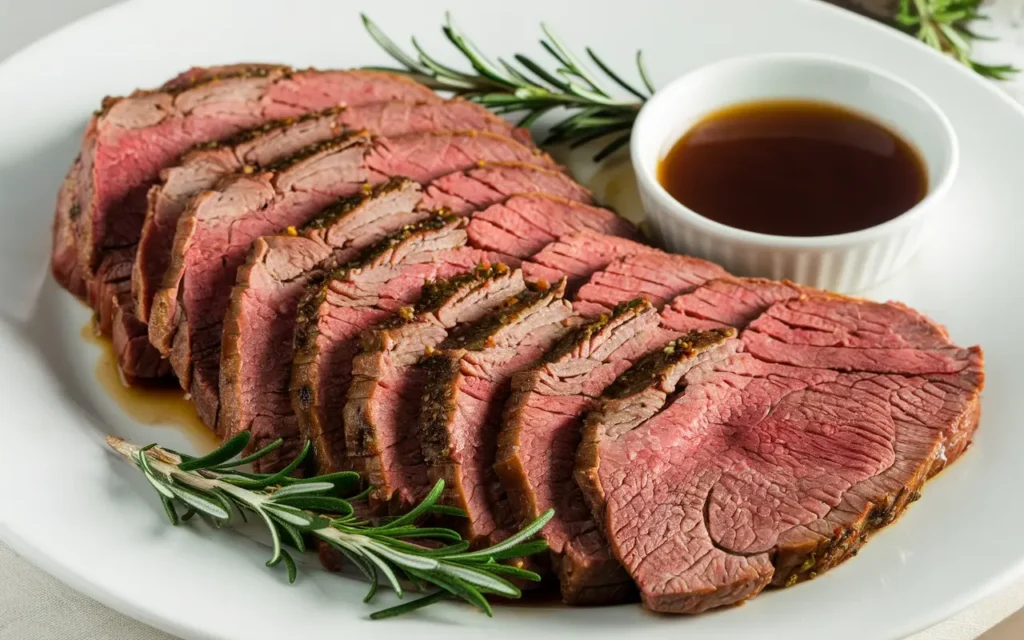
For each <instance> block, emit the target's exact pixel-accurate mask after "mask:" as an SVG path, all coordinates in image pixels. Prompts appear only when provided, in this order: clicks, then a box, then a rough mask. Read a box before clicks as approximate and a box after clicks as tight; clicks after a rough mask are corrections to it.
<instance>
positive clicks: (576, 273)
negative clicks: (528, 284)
mask: <svg viewBox="0 0 1024 640" xmlns="http://www.w3.org/2000/svg"><path fill="white" fill-rule="evenodd" d="M647 251H651V252H655V251H658V250H657V249H655V248H653V247H649V246H647V245H645V244H640V243H639V242H637V241H635V240H630V239H628V238H620V237H616V236H610V235H607V234H604V233H597V232H594V231H579V232H575V233H570V234H567V235H565V236H563V237H561V238H559V239H558V240H557V241H555V242H552V243H550V244H548V245H547V246H545V247H544V248H543V249H541V250H540V251H538V252H537V253H536V254H534V255H533V256H532V257H531V258H530V260H529V261H528V262H526V263H524V264H523V274H524V275H525V276H526V278H527V279H528V280H535V281H547V282H557V281H558V280H560V279H562V278H565V279H566V294H567V295H571V294H575V293H576V291H577V290H578V289H579V288H580V287H581V286H583V285H584V284H585V283H586V281H587V280H588V279H589V278H590V276H591V275H593V273H594V272H596V271H600V270H601V269H604V268H605V267H607V266H608V265H609V264H611V263H612V262H614V261H615V260H616V258H621V257H623V256H628V255H633V254H636V253H643V252H647Z"/></svg>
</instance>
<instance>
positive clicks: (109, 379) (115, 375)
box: [82, 322, 220, 452]
mask: <svg viewBox="0 0 1024 640" xmlns="http://www.w3.org/2000/svg"><path fill="white" fill-rule="evenodd" d="M82 338H83V339H84V340H86V341H87V342H90V343H92V344H94V345H96V346H98V347H99V348H100V357H99V359H98V360H97V362H96V381H97V382H98V383H99V385H100V386H101V387H102V388H103V390H104V392H106V394H107V396H108V397H109V398H110V399H111V400H113V401H114V402H115V403H116V404H117V406H118V407H120V408H121V410H122V411H124V413H125V415H127V416H128V417H129V418H131V419H132V420H134V421H135V422H138V423H139V424H144V425H147V426H154V427H171V428H174V429H177V430H179V431H180V432H181V433H182V434H183V435H184V436H185V437H186V438H188V440H189V442H190V443H191V444H192V445H193V446H194V447H195V450H196V451H197V452H205V451H212V450H213V449H216V448H217V447H218V446H219V445H220V440H219V439H218V438H217V436H216V435H215V434H214V433H213V431H212V430H211V429H209V428H208V427H207V426H206V425H205V424H203V422H202V421H201V420H200V419H199V416H198V414H196V410H195V407H194V406H192V403H191V402H189V401H188V400H186V399H185V392H184V391H182V390H181V387H180V386H178V384H177V383H176V382H169V383H167V384H163V385H159V386H138V385H136V386H128V385H126V384H125V383H124V382H123V381H122V379H121V372H120V370H119V369H118V367H117V357H116V356H115V355H114V347H113V345H112V344H111V342H110V339H109V338H105V337H102V336H97V335H96V331H95V329H94V328H93V325H92V323H91V322H90V323H87V324H86V325H85V326H84V327H82Z"/></svg>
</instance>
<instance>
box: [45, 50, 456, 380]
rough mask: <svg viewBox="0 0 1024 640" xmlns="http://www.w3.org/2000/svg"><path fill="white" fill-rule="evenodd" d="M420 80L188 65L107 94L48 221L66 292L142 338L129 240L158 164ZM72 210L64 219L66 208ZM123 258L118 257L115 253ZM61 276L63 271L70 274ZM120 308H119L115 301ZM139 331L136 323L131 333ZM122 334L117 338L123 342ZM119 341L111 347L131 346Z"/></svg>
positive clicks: (411, 96)
mask: <svg viewBox="0 0 1024 640" xmlns="http://www.w3.org/2000/svg"><path fill="white" fill-rule="evenodd" d="M437 99H438V98H437V97H436V96H435V95H434V94H433V93H432V92H431V91H429V90H428V89H427V88H426V87H423V86H422V85H419V84H417V83H415V82H412V81H410V80H409V79H408V78H405V77H403V76H399V75H394V74H387V73H381V72H374V71H316V70H306V71H292V70H291V69H289V68H287V67H283V66H279V65H260V64H253V65H232V66H225V67H216V68H212V69H207V70H203V69H195V70H191V71H189V72H186V73H185V74H182V75H181V76H179V77H178V78H175V79H174V80H172V81H170V82H168V83H167V84H166V85H165V86H164V88H162V89H161V90H158V91H136V92H134V93H133V94H131V95H130V96H128V97H125V98H108V99H106V100H104V102H103V107H102V109H101V111H100V112H98V113H97V114H96V115H95V116H94V117H93V118H92V120H91V121H90V122H89V126H88V127H87V129H86V132H85V136H84V138H83V141H82V151H81V154H80V156H79V161H78V162H77V164H78V172H77V173H78V177H77V178H76V180H75V183H76V193H75V199H74V202H73V203H72V204H71V205H70V206H69V207H68V208H67V209H66V211H67V212H68V214H69V215H67V216H65V215H64V214H63V212H61V211H58V221H57V224H58V225H59V226H61V228H63V224H64V221H65V220H66V221H69V222H71V223H72V224H71V231H70V232H68V233H63V232H62V233H61V234H60V237H61V238H62V239H63V240H67V239H68V238H73V244H74V247H75V253H76V254H77V257H78V261H79V265H78V268H77V270H76V271H70V272H69V271H68V269H67V267H64V266H61V265H62V264H64V263H65V262H66V259H67V253H68V252H67V249H68V244H69V243H68V242H66V241H62V242H61V243H58V244H55V246H54V254H53V258H52V259H53V264H54V271H55V272H56V273H58V275H59V276H60V278H61V280H67V282H66V283H65V286H66V287H67V288H68V289H69V290H71V291H72V292H76V291H85V292H86V297H87V299H88V301H89V303H90V304H91V305H92V307H93V308H94V309H96V310H97V311H98V312H100V313H99V326H100V328H101V329H102V330H103V331H104V332H105V333H107V334H110V333H111V332H112V331H113V322H114V317H113V314H116V315H117V317H118V318H120V319H121V320H120V323H121V326H120V327H119V332H120V335H124V336H128V337H127V338H126V339H125V340H127V341H128V342H129V343H131V344H134V345H138V346H140V347H141V346H144V344H145V342H144V341H143V340H140V339H139V338H140V337H141V336H140V328H141V325H139V324H138V323H133V322H131V321H130V318H131V317H132V316H133V315H134V313H135V312H134V309H133V308H132V307H131V301H132V297H131V296H130V295H127V296H126V295H125V291H130V289H131V280H130V278H128V279H126V278H125V277H124V275H123V274H124V272H125V270H126V268H127V269H128V271H130V269H131V261H132V256H133V255H134V251H133V249H134V246H135V244H136V242H137V241H138V239H139V233H140V230H141V226H142V222H143V218H144V216H145V211H146V207H145V205H146V191H147V190H148V189H149V187H150V185H151V184H153V183H154V182H155V181H156V180H157V177H158V175H159V172H160V170H161V169H163V168H164V167H166V166H168V165H170V164H171V163H172V162H174V161H175V160H176V159H177V158H178V156H179V155H180V154H181V153H183V152H184V151H186V150H187V149H188V148H189V147H191V146H192V145H193V144H195V143H197V142H202V141H208V140H216V139H220V138H224V137H227V136H230V135H232V134H234V133H236V132H238V131H240V130H242V129H245V128H248V127H251V126H253V125H256V124H258V123H259V122H262V121H265V120H267V119H270V118H281V117H287V116H295V115H299V114H302V113H304V112H307V111H310V110H316V109H324V108H327V107H331V106H335V105H338V104H365V103H369V102H378V101H381V100H437ZM72 211H73V212H74V213H75V215H74V216H73V218H74V219H73V220H71V218H72V216H71V215H70V213H71V212H72ZM125 261H127V262H128V264H127V265H124V264H122V262H125ZM68 278H71V279H70V280H69V279H68ZM126 303H127V304H128V305H129V306H128V307H125V304H126ZM141 333H142V335H144V332H141ZM125 340H122V342H124V341H125ZM143 351H144V352H145V353H142V354H140V357H142V358H143V360H142V361H131V360H128V361H122V362H120V363H119V364H120V366H121V368H122V371H123V372H125V373H126V374H127V375H129V376H138V377H152V376H154V375H157V374H158V373H159V371H151V370H148V369H147V368H146V366H145V363H147V362H159V358H157V357H156V354H153V353H152V352H150V351H149V350H148V349H143ZM137 352H138V350H137V349H122V350H121V351H119V353H121V354H125V355H130V354H136V353H137Z"/></svg>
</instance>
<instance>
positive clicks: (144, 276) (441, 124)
mask: <svg viewBox="0 0 1024 640" xmlns="http://www.w3.org/2000/svg"><path fill="white" fill-rule="evenodd" d="M453 129H473V130H480V131H492V132H494V133H500V134H504V135H509V136H512V135H518V136H519V137H520V139H522V140H523V141H524V143H526V144H532V143H531V142H530V141H529V136H528V134H523V133H520V132H518V131H517V130H513V128H512V125H510V124H509V123H508V122H506V121H505V120H502V119H500V118H498V117H497V116H495V115H493V114H491V113H490V112H489V111H487V110H486V109H484V108H483V107H480V106H478V105H476V104H473V103H471V102H467V101H464V100H451V101H447V102H437V101H431V102H405V101H388V102H374V103H370V104H364V105H359V106H353V107H334V108H332V109H328V110H326V111H320V112H316V113H311V114H307V115H304V116H301V117H299V118H286V119H284V120H273V121H271V122H268V123H264V124H262V125H260V126H259V127H256V128H254V129H248V130H246V131H243V132H241V133H239V134H238V135H236V136H234V137H232V138H230V139H228V140H225V141H223V142H212V143H203V144H201V145H199V146H197V147H196V148H194V149H192V150H191V151H189V152H188V153H186V154H185V155H184V156H183V157H182V158H181V160H180V161H179V164H178V165H176V166H173V167H169V168H167V169H164V170H163V171H162V172H161V176H160V178H161V179H160V182H159V183H158V184H157V185H155V186H154V187H153V188H152V189H150V191H149V193H148V195H147V207H146V219H145V222H144V224H143V227H142V234H141V237H140V239H139V247H138V252H137V254H136V258H135V265H134V268H133V270H132V294H133V296H134V299H135V311H136V314H137V315H138V317H139V319H140V320H142V321H144V322H145V321H148V320H149V311H150V304H151V302H152V299H153V293H154V291H155V289H156V288H157V287H159V286H160V283H161V281H162V280H163V275H164V272H165V271H166V270H167V267H168V266H169V264H170V258H171V250H172V246H173V243H174V233H175V229H176V227H177V223H178V218H179V217H180V216H181V213H182V212H183V211H184V210H185V206H186V205H187V204H188V201H189V199H190V198H191V197H192V196H194V195H195V194H197V193H199V192H201V191H204V190H206V189H212V188H213V187H214V186H215V185H216V183H217V181H218V180H220V179H221V178H223V177H224V176H226V175H229V174H232V173H235V172H236V171H240V170H242V169H243V168H244V169H245V170H247V171H259V170H260V167H265V166H269V165H270V164H273V163H274V162H276V161H278V160H280V159H281V158H284V157H287V156H289V155H291V154H293V153H295V152H297V151H299V150H300V149H302V148H303V147H306V146H309V145H311V144H316V143H317V142H321V141H324V140H328V139H331V138H335V137H338V136H339V135H341V134H342V133H343V132H344V131H347V130H366V131H370V132H373V133H374V134H376V135H380V136H385V137H394V136H400V135H405V134H410V133H423V132H427V131H450V130H453Z"/></svg>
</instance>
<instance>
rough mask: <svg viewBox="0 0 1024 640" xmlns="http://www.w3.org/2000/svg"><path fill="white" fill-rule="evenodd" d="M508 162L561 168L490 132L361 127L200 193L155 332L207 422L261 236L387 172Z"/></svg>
mask: <svg viewBox="0 0 1024 640" xmlns="http://www.w3.org/2000/svg"><path fill="white" fill-rule="evenodd" d="M506 160H517V161H525V162H533V163H535V164H540V165H544V166H554V165H553V162H552V161H551V160H550V158H548V157H547V156H545V155H543V154H540V153H538V152H536V151H535V150H533V149H531V148H528V147H525V146H523V145H522V144H520V143H518V142H516V141H514V140H512V139H510V138H506V137H504V136H498V135H495V134H489V133H485V132H477V131H472V132H430V133H423V134H412V135H408V136H400V137H397V138H370V137H368V136H365V135H359V134H352V135H346V136H343V137H341V138H337V139H333V140H330V141H326V142H321V143H318V144H317V145H314V146H312V147H307V148H306V149H304V150H303V151H301V152H300V153H298V154H297V155H295V156H293V157H291V158H289V159H287V160H284V161H282V162H280V163H279V164H277V165H274V166H271V167H269V168H268V169H267V170H265V171H263V172H261V173H258V174H257V173H253V174H246V173H244V172H242V173H238V174H235V175H234V176H232V177H230V178H226V179H225V180H224V181H223V182H222V183H220V184H219V185H218V189H217V190H215V191H208V192H205V193H203V194H201V195H199V196H196V197H195V198H193V199H192V201H191V202H190V204H189V206H188V208H187V209H186V211H185V213H184V214H183V215H182V217H181V219H180V220H179V223H178V229H177V233H176V237H175V247H174V253H173V256H172V265H171V268H170V269H168V271H167V273H166V274H165V278H164V283H163V284H164V286H163V287H162V288H161V289H160V290H159V291H158V292H157V294H156V296H155V297H154V302H153V309H152V313H151V315H150V325H149V335H150V340H151V342H153V344H154V345H155V346H156V347H157V348H159V349H160V350H161V352H162V353H165V354H170V357H171V364H172V366H173V367H174V371H175V373H176V374H177V375H178V378H179V381H180V382H181V383H182V386H183V387H184V388H185V389H186V390H189V391H190V392H191V394H192V397H193V400H194V401H195V403H196V406H197V408H198V410H199V414H200V416H201V417H202V418H203V420H204V421H205V422H206V423H207V424H209V425H211V426H214V425H215V424H216V416H217V411H218V400H217V391H218V386H219V380H218V378H219V367H220V340H221V327H222V321H223V319H224V313H225V312H226V310H227V306H228V303H229V300H230V294H231V286H232V284H233V283H234V280H235V272H236V270H237V269H238V267H240V266H241V265H242V263H243V262H244V260H245V256H246V255H247V253H248V250H249V247H250V246H251V244H252V242H253V240H255V239H256V238H258V237H260V236H262V235H269V234H274V233H280V232H282V231H284V230H285V229H286V228H287V227H289V226H299V225H302V224H303V223H304V222H306V221H307V220H309V219H310V218H311V217H312V216H313V215H314V214H315V213H316V212H317V211H319V210H321V209H323V208H324V207H325V206H327V205H328V204H329V203H330V202H332V201H333V200H334V199H335V198H337V197H339V196H345V195H350V194H352V193H355V192H357V191H359V190H360V189H362V188H363V186H364V185H365V184H379V183H381V182H383V181H385V180H386V179H387V178H388V176H392V175H404V176H408V177H409V178H411V179H413V180H415V181H416V182H427V181H429V180H432V179H434V178H436V177H439V176H441V175H444V174H447V173H451V172H453V171H459V170H464V169H467V168H469V167H471V166H473V165H475V164H476V163H477V162H479V161H485V162H486V161H492V162H500V161H506Z"/></svg>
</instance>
